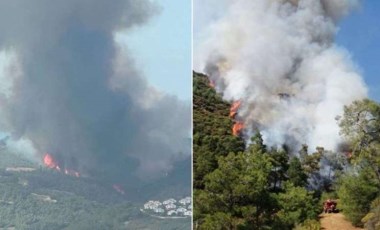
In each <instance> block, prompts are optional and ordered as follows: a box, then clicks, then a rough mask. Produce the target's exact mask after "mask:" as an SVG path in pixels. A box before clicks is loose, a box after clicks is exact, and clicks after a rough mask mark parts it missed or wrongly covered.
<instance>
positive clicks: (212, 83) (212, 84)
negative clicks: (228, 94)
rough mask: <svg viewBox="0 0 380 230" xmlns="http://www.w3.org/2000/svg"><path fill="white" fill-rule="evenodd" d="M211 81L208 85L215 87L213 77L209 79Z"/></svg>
mask: <svg viewBox="0 0 380 230" xmlns="http://www.w3.org/2000/svg"><path fill="white" fill-rule="evenodd" d="M209 80H210V82H209V83H208V85H209V86H210V87H211V88H215V82H214V81H213V80H211V79H209Z"/></svg>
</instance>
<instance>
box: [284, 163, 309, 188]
mask: <svg viewBox="0 0 380 230" xmlns="http://www.w3.org/2000/svg"><path fill="white" fill-rule="evenodd" d="M287 174H288V178H289V181H290V182H291V183H293V185H294V186H301V187H303V186H306V185H307V178H308V177H307V175H306V173H305V172H304V170H303V168H302V165H301V161H300V160H299V159H298V158H297V157H293V158H292V159H291V160H290V163H289V169H288V171H287Z"/></svg>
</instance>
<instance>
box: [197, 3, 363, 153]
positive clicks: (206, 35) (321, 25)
mask: <svg viewBox="0 0 380 230" xmlns="http://www.w3.org/2000/svg"><path fill="white" fill-rule="evenodd" d="M197 4H198V5H199V6H200V5H201V1H200V0H196V2H195V9H196V10H198V11H199V14H202V12H200V11H203V10H204V11H207V10H210V8H209V7H211V6H210V5H209V6H206V7H205V8H202V7H197ZM223 4H224V9H223V10H224V13H223V14H215V13H214V14H211V15H219V17H218V18H217V19H215V18H214V19H213V21H212V23H210V25H209V26H207V27H206V26H204V28H202V29H199V30H197V28H195V31H199V32H198V33H200V34H196V35H195V36H196V37H197V38H199V41H197V43H196V46H195V52H194V63H195V68H196V70H198V71H202V72H205V73H206V74H208V75H209V77H210V78H211V80H212V81H213V82H214V83H215V85H216V89H217V90H218V91H220V92H221V93H222V94H223V96H224V98H225V99H226V100H229V101H236V100H241V101H242V105H241V107H240V109H239V112H238V118H237V119H240V120H242V121H243V122H244V123H245V126H246V130H247V132H248V134H251V133H252V132H253V131H254V130H255V129H256V128H258V129H259V130H261V131H262V134H263V137H264V140H265V141H266V143H267V144H269V145H274V146H280V145H282V144H284V143H286V144H288V145H289V146H291V147H293V148H295V149H299V146H300V145H301V144H308V145H309V147H310V148H311V149H315V147H317V146H323V147H325V148H327V149H335V148H336V146H337V144H338V143H339V142H340V141H341V140H340V136H339V127H338V126H337V121H336V119H335V118H336V116H338V115H341V114H342V112H343V106H344V105H346V104H349V103H350V102H352V101H353V100H358V99H362V98H364V97H366V96H367V88H366V85H365V83H364V81H363V79H362V77H361V76H360V73H359V71H358V70H357V68H356V66H355V65H354V64H353V63H352V62H351V60H350V55H349V53H348V52H347V51H346V50H344V49H343V48H341V47H338V46H337V45H336V44H334V37H335V35H336V33H337V30H338V28H337V22H338V21H339V19H341V17H343V16H345V15H346V14H347V13H349V11H350V10H352V9H353V8H354V7H356V6H357V5H358V2H357V1H354V0H299V1H297V0H236V1H223ZM197 13H198V12H197V11H195V17H196V15H197ZM196 25H197V24H196Z"/></svg>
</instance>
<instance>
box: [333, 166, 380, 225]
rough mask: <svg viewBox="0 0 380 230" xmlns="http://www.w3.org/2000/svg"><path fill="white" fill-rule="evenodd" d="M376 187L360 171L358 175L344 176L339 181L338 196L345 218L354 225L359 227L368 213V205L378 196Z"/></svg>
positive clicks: (366, 175)
mask: <svg viewBox="0 0 380 230" xmlns="http://www.w3.org/2000/svg"><path fill="white" fill-rule="evenodd" d="M378 193H379V190H378V188H377V186H376V185H375V184H374V183H373V182H372V181H371V180H370V178H368V174H367V173H366V172H365V171H362V172H361V173H360V175H345V176H343V177H342V178H341V180H340V186H339V189H338V196H339V199H340V207H341V209H343V213H344V214H345V216H346V217H347V218H348V219H349V220H350V221H351V222H352V223H353V224H354V225H358V226H359V225H361V219H362V218H363V217H364V216H365V215H366V214H367V213H368V212H369V210H370V203H371V201H372V200H373V199H375V197H376V196H377V195H378Z"/></svg>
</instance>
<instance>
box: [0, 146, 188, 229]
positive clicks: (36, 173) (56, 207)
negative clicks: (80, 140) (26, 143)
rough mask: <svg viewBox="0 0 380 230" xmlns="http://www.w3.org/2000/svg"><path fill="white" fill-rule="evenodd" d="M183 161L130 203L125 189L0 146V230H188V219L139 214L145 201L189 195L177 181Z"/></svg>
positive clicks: (185, 164)
mask: <svg viewBox="0 0 380 230" xmlns="http://www.w3.org/2000/svg"><path fill="white" fill-rule="evenodd" d="M188 162H189V161H188V160H187V161H186V162H182V163H180V164H179V165H178V166H177V167H176V168H175V169H174V171H173V173H174V176H173V177H168V178H166V179H165V178H162V179H160V180H157V181H156V182H154V183H147V184H146V185H142V186H141V187H140V188H139V193H140V196H139V199H135V198H136V194H132V192H133V191H132V190H131V189H128V187H124V190H125V194H122V193H120V192H118V191H116V190H115V189H114V188H113V187H112V184H110V183H109V182H107V181H102V180H99V179H98V178H95V177H90V176H81V177H79V178H77V177H75V176H70V175H65V174H64V173H62V172H59V171H56V170H52V169H49V168H46V167H44V166H39V165H38V164H36V163H34V162H30V161H28V160H26V159H25V158H24V157H22V156H21V155H17V154H15V153H10V152H9V151H8V150H7V148H6V147H4V146H3V148H2V149H1V150H0V229H38V230H44V229H46V230H54V229H57V230H58V229H68V230H69V229H73V230H74V229H75V230H77V229H84V230H85V229H91V230H95V229H99V230H103V229H163V230H164V229H189V225H190V223H191V222H190V218H187V219H176V220H173V219H157V218H153V217H151V216H149V215H147V214H144V213H142V212H141V211H140V208H142V205H143V202H145V201H146V200H147V199H166V198H169V197H171V196H173V197H174V198H177V196H176V195H175V194H177V195H178V197H180V196H184V195H188V194H189V191H187V190H184V189H181V186H182V187H183V185H181V183H188V182H189V179H187V177H188V175H189V173H187V172H189V171H190V168H189V164H188ZM183 170H186V172H183ZM181 173H182V174H181ZM178 180H180V181H182V182H178ZM178 187H180V188H178ZM134 192H135V193H136V191H134Z"/></svg>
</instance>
